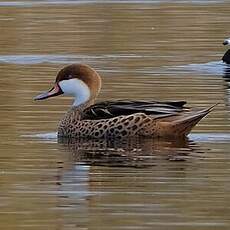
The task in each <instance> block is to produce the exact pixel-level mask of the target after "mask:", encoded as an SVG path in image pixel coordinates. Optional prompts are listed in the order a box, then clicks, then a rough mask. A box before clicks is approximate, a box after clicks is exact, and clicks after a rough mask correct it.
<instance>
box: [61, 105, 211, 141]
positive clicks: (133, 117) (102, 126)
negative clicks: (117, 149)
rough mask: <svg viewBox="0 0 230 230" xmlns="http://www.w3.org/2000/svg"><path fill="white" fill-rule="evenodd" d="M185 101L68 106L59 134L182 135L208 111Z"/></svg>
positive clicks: (87, 135)
mask: <svg viewBox="0 0 230 230" xmlns="http://www.w3.org/2000/svg"><path fill="white" fill-rule="evenodd" d="M184 104H185V102H183V101H179V102H144V101H117V102H114V101H113V102H103V103H98V104H95V105H92V106H88V107H87V106H86V105H84V106H81V107H73V108H71V109H70V110H69V111H68V112H67V114H66V115H65V117H64V118H63V119H62V120H61V122H60V124H59V127H58V136H59V137H71V138H72V137H86V138H124V137H132V136H146V137H167V138H175V137H184V136H186V135H187V134H189V132H190V131H191V129H192V128H193V127H194V126H195V125H196V124H197V123H198V122H199V121H200V120H201V119H202V118H203V117H204V116H206V115H207V114H208V113H209V112H210V111H211V108H210V109H206V110H200V111H193V110H190V109H188V108H184V107H183V105H184Z"/></svg>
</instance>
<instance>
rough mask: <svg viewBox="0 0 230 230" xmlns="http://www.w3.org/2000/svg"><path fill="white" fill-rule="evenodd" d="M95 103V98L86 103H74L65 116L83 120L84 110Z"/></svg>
mask: <svg viewBox="0 0 230 230" xmlns="http://www.w3.org/2000/svg"><path fill="white" fill-rule="evenodd" d="M92 104H94V100H89V101H87V102H85V103H82V104H80V105H75V104H73V105H72V107H71V108H70V110H69V111H68V112H67V114H66V116H65V117H72V119H75V120H81V118H82V116H83V113H84V110H85V109H86V108H88V107H89V106H91V105H92Z"/></svg>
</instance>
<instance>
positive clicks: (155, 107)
mask: <svg viewBox="0 0 230 230" xmlns="http://www.w3.org/2000/svg"><path fill="white" fill-rule="evenodd" d="M185 104H186V102H185V101H164V102H158V101H129V100H118V101H104V102H99V103H97V104H94V105H92V106H90V107H88V108H87V109H85V110H84V112H83V114H84V115H83V117H82V119H90V120H98V119H108V118H112V117H116V116H120V115H130V114H133V113H145V114H149V115H150V114H152V115H160V114H162V115H170V114H171V115H173V114H177V113H179V112H181V111H183V109H184V107H183V106H184V105H185Z"/></svg>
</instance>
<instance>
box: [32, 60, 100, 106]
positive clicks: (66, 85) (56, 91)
mask: <svg viewBox="0 0 230 230" xmlns="http://www.w3.org/2000/svg"><path fill="white" fill-rule="evenodd" d="M100 89H101V78H100V76H99V74H98V73H97V72H96V71H95V70H93V69H92V68H91V67H90V66H88V65H84V64H72V65H68V66H66V67H64V68H63V69H61V70H60V71H59V73H58V74H57V77H56V81H55V84H54V87H53V88H52V89H51V90H49V91H48V92H45V93H42V94H40V95H38V96H36V97H35V98H34V99H35V100H43V99H46V98H49V97H54V96H58V95H60V94H66V95H72V96H74V97H75V101H74V105H75V106H77V105H80V104H83V103H86V102H88V101H92V100H94V99H95V98H96V97H97V95H98V94H99V92H100Z"/></svg>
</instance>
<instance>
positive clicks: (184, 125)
mask: <svg viewBox="0 0 230 230" xmlns="http://www.w3.org/2000/svg"><path fill="white" fill-rule="evenodd" d="M218 104H219V103H217V104H215V105H213V106H211V107H209V108H208V109H204V110H201V111H197V112H192V113H191V114H187V115H185V116H184V117H182V118H181V119H178V120H176V121H174V122H173V123H174V124H173V126H174V127H175V134H176V135H177V136H187V135H188V134H189V133H190V132H191V130H192V128H193V127H194V126H195V125H196V124H197V123H198V122H199V121H200V120H201V119H202V118H203V117H205V116H206V115H207V114H209V113H210V112H211V111H212V110H213V108H214V107H215V106H216V105H218Z"/></svg>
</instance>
